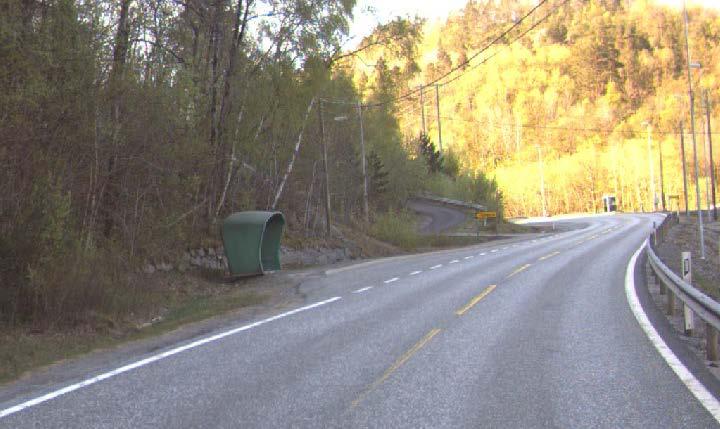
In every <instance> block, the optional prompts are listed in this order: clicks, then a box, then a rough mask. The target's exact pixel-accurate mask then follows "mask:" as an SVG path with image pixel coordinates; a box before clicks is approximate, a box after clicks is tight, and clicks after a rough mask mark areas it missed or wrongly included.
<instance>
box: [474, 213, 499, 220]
mask: <svg viewBox="0 0 720 429" xmlns="http://www.w3.org/2000/svg"><path fill="white" fill-rule="evenodd" d="M495 217H497V214H496V213H495V212H476V213H475V219H489V218H495Z"/></svg>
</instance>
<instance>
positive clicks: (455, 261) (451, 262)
mask: <svg viewBox="0 0 720 429" xmlns="http://www.w3.org/2000/svg"><path fill="white" fill-rule="evenodd" d="M458 262H460V261H458V260H457V259H453V260H452V261H450V262H449V263H450V264H457V263H458Z"/></svg>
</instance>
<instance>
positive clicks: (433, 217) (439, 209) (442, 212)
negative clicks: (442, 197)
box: [407, 199, 467, 234]
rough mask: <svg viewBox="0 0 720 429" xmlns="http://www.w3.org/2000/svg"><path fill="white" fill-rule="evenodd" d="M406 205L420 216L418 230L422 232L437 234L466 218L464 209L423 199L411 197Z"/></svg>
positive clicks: (459, 223) (457, 224) (460, 223)
mask: <svg viewBox="0 0 720 429" xmlns="http://www.w3.org/2000/svg"><path fill="white" fill-rule="evenodd" d="M407 206H408V208H409V209H410V210H413V211H414V212H416V213H418V214H419V215H420V217H421V218H422V221H421V223H420V227H419V231H420V233H422V234H439V233H441V232H443V231H447V230H448V229H451V228H454V227H456V226H459V225H462V224H463V222H465V220H466V219H467V215H466V214H465V212H464V211H462V210H459V209H454V208H451V207H447V206H443V205H440V204H433V203H429V202H426V201H424V200H417V199H411V200H409V201H408V203H407Z"/></svg>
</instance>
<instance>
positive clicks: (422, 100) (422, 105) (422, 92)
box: [420, 85, 427, 134]
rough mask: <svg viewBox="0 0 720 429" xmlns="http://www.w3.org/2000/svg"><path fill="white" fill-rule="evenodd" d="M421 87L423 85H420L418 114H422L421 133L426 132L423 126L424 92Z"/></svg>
mask: <svg viewBox="0 0 720 429" xmlns="http://www.w3.org/2000/svg"><path fill="white" fill-rule="evenodd" d="M423 89H424V87H423V85H420V114H421V116H422V132H423V134H427V129H426V128H425V93H424V91H423Z"/></svg>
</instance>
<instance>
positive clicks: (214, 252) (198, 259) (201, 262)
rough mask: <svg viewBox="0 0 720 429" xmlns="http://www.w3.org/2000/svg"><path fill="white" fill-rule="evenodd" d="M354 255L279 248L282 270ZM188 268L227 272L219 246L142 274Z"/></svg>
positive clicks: (159, 264)
mask: <svg viewBox="0 0 720 429" xmlns="http://www.w3.org/2000/svg"><path fill="white" fill-rule="evenodd" d="M354 257H355V256H354V255H353V254H352V252H351V251H350V249H348V248H334V249H332V248H318V249H297V250H296V249H291V248H289V247H285V246H281V247H280V263H281V264H282V267H283V268H297V267H307V266H313V265H326V264H332V263H336V262H340V261H344V260H347V259H352V258H354ZM190 269H206V270H213V271H227V269H228V264H227V258H225V250H224V249H223V247H222V246H219V247H207V248H199V249H192V250H189V251H186V252H185V253H184V254H183V256H182V258H181V259H180V260H179V261H175V262H174V263H172V262H168V261H161V262H147V263H146V264H145V265H144V266H143V272H145V273H146V274H153V273H155V272H158V271H164V272H168V271H175V270H177V271H179V272H185V271H187V270H190Z"/></svg>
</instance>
